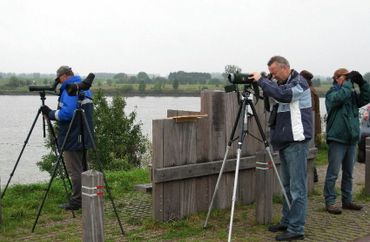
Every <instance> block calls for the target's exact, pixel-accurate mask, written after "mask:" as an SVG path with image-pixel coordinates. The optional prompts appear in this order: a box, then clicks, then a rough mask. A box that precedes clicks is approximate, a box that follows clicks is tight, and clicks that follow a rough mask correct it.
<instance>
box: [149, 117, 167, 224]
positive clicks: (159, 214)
mask: <svg viewBox="0 0 370 242" xmlns="http://www.w3.org/2000/svg"><path fill="white" fill-rule="evenodd" d="M164 122H165V121H163V120H153V121H152V127H153V129H152V130H153V131H152V137H153V140H152V144H153V157H152V172H153V173H152V176H153V177H152V178H153V179H152V186H153V195H152V204H153V219H154V220H156V221H160V222H162V221H164V216H163V199H164V198H163V184H162V183H156V182H154V177H155V174H154V172H155V170H156V169H158V168H162V167H163V149H164V147H163V129H164Z"/></svg>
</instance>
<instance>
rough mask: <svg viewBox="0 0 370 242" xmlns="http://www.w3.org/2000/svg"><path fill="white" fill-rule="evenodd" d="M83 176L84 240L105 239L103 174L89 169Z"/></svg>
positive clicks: (96, 241)
mask: <svg viewBox="0 0 370 242" xmlns="http://www.w3.org/2000/svg"><path fill="white" fill-rule="evenodd" d="M81 176H82V177H81V179H82V180H81V182H82V224H83V241H86V242H87V241H89V242H90V241H94V242H99V241H104V210H103V202H104V198H103V188H104V181H103V174H102V173H101V172H99V171H94V170H88V171H85V172H83V173H82V175H81Z"/></svg>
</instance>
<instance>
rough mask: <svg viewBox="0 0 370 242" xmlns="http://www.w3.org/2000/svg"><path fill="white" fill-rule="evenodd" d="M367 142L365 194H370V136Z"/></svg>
mask: <svg viewBox="0 0 370 242" xmlns="http://www.w3.org/2000/svg"><path fill="white" fill-rule="evenodd" d="M365 142H366V148H365V156H366V159H365V164H366V167H365V194H366V195H370V138H366V141H365Z"/></svg>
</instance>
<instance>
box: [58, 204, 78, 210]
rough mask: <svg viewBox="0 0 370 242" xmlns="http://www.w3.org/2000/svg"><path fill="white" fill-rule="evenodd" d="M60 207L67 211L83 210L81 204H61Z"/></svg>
mask: <svg viewBox="0 0 370 242" xmlns="http://www.w3.org/2000/svg"><path fill="white" fill-rule="evenodd" d="M59 207H60V208H63V209H65V210H79V209H80V208H81V204H70V203H63V204H60V205H59Z"/></svg>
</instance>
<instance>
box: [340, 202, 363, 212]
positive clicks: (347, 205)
mask: <svg viewBox="0 0 370 242" xmlns="http://www.w3.org/2000/svg"><path fill="white" fill-rule="evenodd" d="M342 208H343V209H348V210H361V209H362V208H363V206H362V205H358V204H356V203H352V202H351V203H343V204H342Z"/></svg>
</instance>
